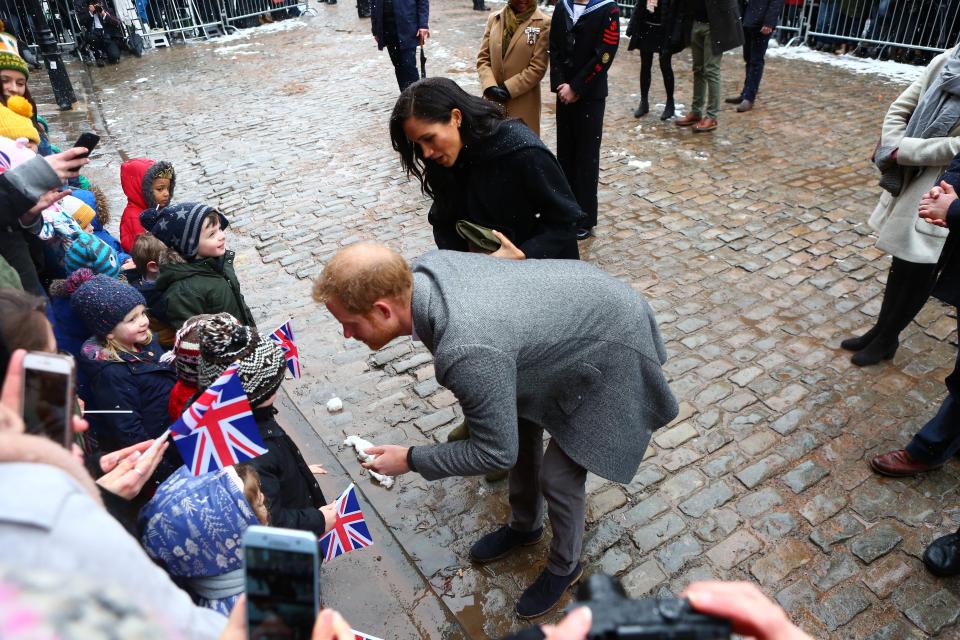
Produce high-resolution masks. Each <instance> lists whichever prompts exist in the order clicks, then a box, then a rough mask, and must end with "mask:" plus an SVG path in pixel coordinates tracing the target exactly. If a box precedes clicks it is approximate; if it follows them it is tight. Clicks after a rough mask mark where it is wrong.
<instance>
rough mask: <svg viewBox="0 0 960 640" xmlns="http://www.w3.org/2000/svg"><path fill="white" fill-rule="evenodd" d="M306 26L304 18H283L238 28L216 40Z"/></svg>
mask: <svg viewBox="0 0 960 640" xmlns="http://www.w3.org/2000/svg"><path fill="white" fill-rule="evenodd" d="M305 26H307V23H306V22H304V21H303V20H300V19H297V18H291V19H289V20H281V21H280V22H271V23H269V24H264V25H261V26H259V27H252V28H250V29H237V30H236V31H235V32H233V33H231V34H230V35H226V36H219V37H217V38H216V39H215V40H214V42H216V43H217V44H218V45H220V44H224V43H229V42H237V41H238V40H246V39H247V38H249V37H251V36H262V35H265V34H268V33H281V32H284V31H293V30H294V29H302V28H303V27H305Z"/></svg>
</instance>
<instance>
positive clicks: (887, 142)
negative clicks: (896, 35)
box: [840, 47, 960, 366]
mask: <svg viewBox="0 0 960 640" xmlns="http://www.w3.org/2000/svg"><path fill="white" fill-rule="evenodd" d="M958 152H960V51H958V48H957V47H954V48H953V49H950V50H948V51H946V52H945V53H942V54H940V55H939V56H937V57H935V58H934V59H933V60H932V61H931V62H930V64H929V65H928V66H927V68H926V69H925V70H924V72H923V74H922V75H921V76H920V77H919V78H918V79H917V80H916V81H915V82H914V83H913V84H911V85H910V86H909V87H908V88H907V89H906V90H905V91H904V92H903V93H901V94H900V96H899V97H898V98H897V99H896V100H894V102H893V104H891V105H890V108H889V109H888V110H887V114H886V117H885V118H884V120H883V129H882V132H881V135H880V143H879V144H878V146H877V151H876V153H875V155H874V161H875V163H876V165H877V168H878V169H879V170H880V172H881V178H880V186H881V187H883V189H884V193H883V195H881V196H880V202H879V203H877V206H876V209H874V211H873V214H872V215H871V216H870V226H871V227H872V228H873V229H874V230H875V231H876V232H877V234H878V238H877V248H879V249H882V250H883V251H886V252H887V253H889V254H891V255H892V256H893V264H892V265H891V267H890V273H889V275H888V277H887V286H886V289H885V290H884V293H883V304H882V305H881V308H880V313H879V315H878V317H877V322H876V325H874V327H873V328H872V329H870V330H869V331H867V332H866V333H865V334H863V335H862V336H859V337H856V338H848V339H847V340H844V341H843V342H842V343H841V344H840V346H841V347H843V348H844V349H847V350H849V351H856V353H855V354H854V355H853V357H852V358H851V362H853V364H855V365H858V366H865V365H870V364H876V363H878V362H880V361H882V360H889V359H891V358H893V356H894V354H895V353H896V351H897V348H898V347H899V344H900V343H899V336H900V332H901V331H903V330H904V329H905V328H906V327H907V325H909V324H910V321H911V320H913V318H914V317H915V316H916V315H917V313H918V312H919V311H920V309H922V308H923V305H924V304H925V303H926V301H927V298H928V297H929V295H930V290H931V288H932V287H933V274H934V269H935V267H936V263H937V259H938V258H939V256H940V250H941V249H942V248H943V243H944V239H945V238H946V235H947V230H946V229H942V228H940V227H937V226H935V225H932V224H927V223H926V222H924V221H923V220H920V219H919V218H918V216H917V211H918V208H919V205H920V199H921V198H922V197H923V196H924V195H926V194H927V192H929V191H930V189H932V188H933V187H934V186H935V185H936V184H937V180H938V179H939V177H940V175H941V174H942V173H943V171H944V169H945V168H946V167H947V165H948V164H949V163H950V161H951V160H952V159H953V157H954V156H955V155H956V154H957V153H958Z"/></svg>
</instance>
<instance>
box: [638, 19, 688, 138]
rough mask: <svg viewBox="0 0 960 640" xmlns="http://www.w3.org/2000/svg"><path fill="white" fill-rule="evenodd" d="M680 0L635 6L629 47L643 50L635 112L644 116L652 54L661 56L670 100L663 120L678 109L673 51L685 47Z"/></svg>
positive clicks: (678, 50) (664, 109) (664, 86)
mask: <svg viewBox="0 0 960 640" xmlns="http://www.w3.org/2000/svg"><path fill="white" fill-rule="evenodd" d="M677 2H678V0H659V2H658V1H657V0H640V1H639V2H637V5H636V7H634V9H633V15H632V16H631V17H630V24H629V25H627V35H628V36H629V37H630V44H629V46H628V47H627V51H633V50H634V49H639V50H640V106H638V107H637V109H636V110H635V111H634V112H633V117H634V118H641V117H643V116H645V115H647V114H648V113H649V112H650V101H649V97H650V81H651V79H652V78H651V71H652V70H653V54H655V53H656V54H657V55H658V56H660V74H661V75H662V76H663V88H664V90H665V91H666V93H667V102H666V105H665V106H664V107H663V113H662V114H661V115H660V119H661V120H669V119H670V118H672V117H673V116H674V115H676V111H675V109H674V104H673V88H674V77H673V65H672V64H671V58H672V57H673V54H675V53H679V52H680V51H682V50H683V31H682V22H681V21H680V20H678V19H677V13H678V12H677V8H676V5H677Z"/></svg>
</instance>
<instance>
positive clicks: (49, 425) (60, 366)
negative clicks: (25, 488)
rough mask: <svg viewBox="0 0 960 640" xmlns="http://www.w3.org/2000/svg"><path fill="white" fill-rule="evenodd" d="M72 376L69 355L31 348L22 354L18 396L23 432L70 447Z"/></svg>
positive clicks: (72, 367)
mask: <svg viewBox="0 0 960 640" xmlns="http://www.w3.org/2000/svg"><path fill="white" fill-rule="evenodd" d="M74 377H75V374H74V363H73V358H72V357H70V356H62V355H58V354H55V353H40V352H35V351H31V352H30V353H28V354H27V355H25V356H24V358H23V392H22V393H23V395H22V398H23V422H24V424H25V425H26V427H27V433H32V434H35V435H39V436H46V437H48V438H50V439H51V440H53V441H55V442H58V443H60V444H62V445H63V446H65V447H69V446H70V443H71V442H72V441H73V429H72V428H71V424H70V422H71V417H72V416H73V386H74Z"/></svg>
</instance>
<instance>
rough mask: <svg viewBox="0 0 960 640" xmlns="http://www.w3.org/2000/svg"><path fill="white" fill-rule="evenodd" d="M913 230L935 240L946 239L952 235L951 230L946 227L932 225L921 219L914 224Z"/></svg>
mask: <svg viewBox="0 0 960 640" xmlns="http://www.w3.org/2000/svg"><path fill="white" fill-rule="evenodd" d="M913 230H914V231H916V232H917V233H922V234H923V235H925V236H933V237H934V238H946V237H947V235H948V234H949V233H950V230H949V229H947V228H946V227H938V226H937V225H935V224H930V223H929V222H927V221H926V220H924V219H923V218H920V217H918V218H917V220H916V222H914V223H913Z"/></svg>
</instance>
